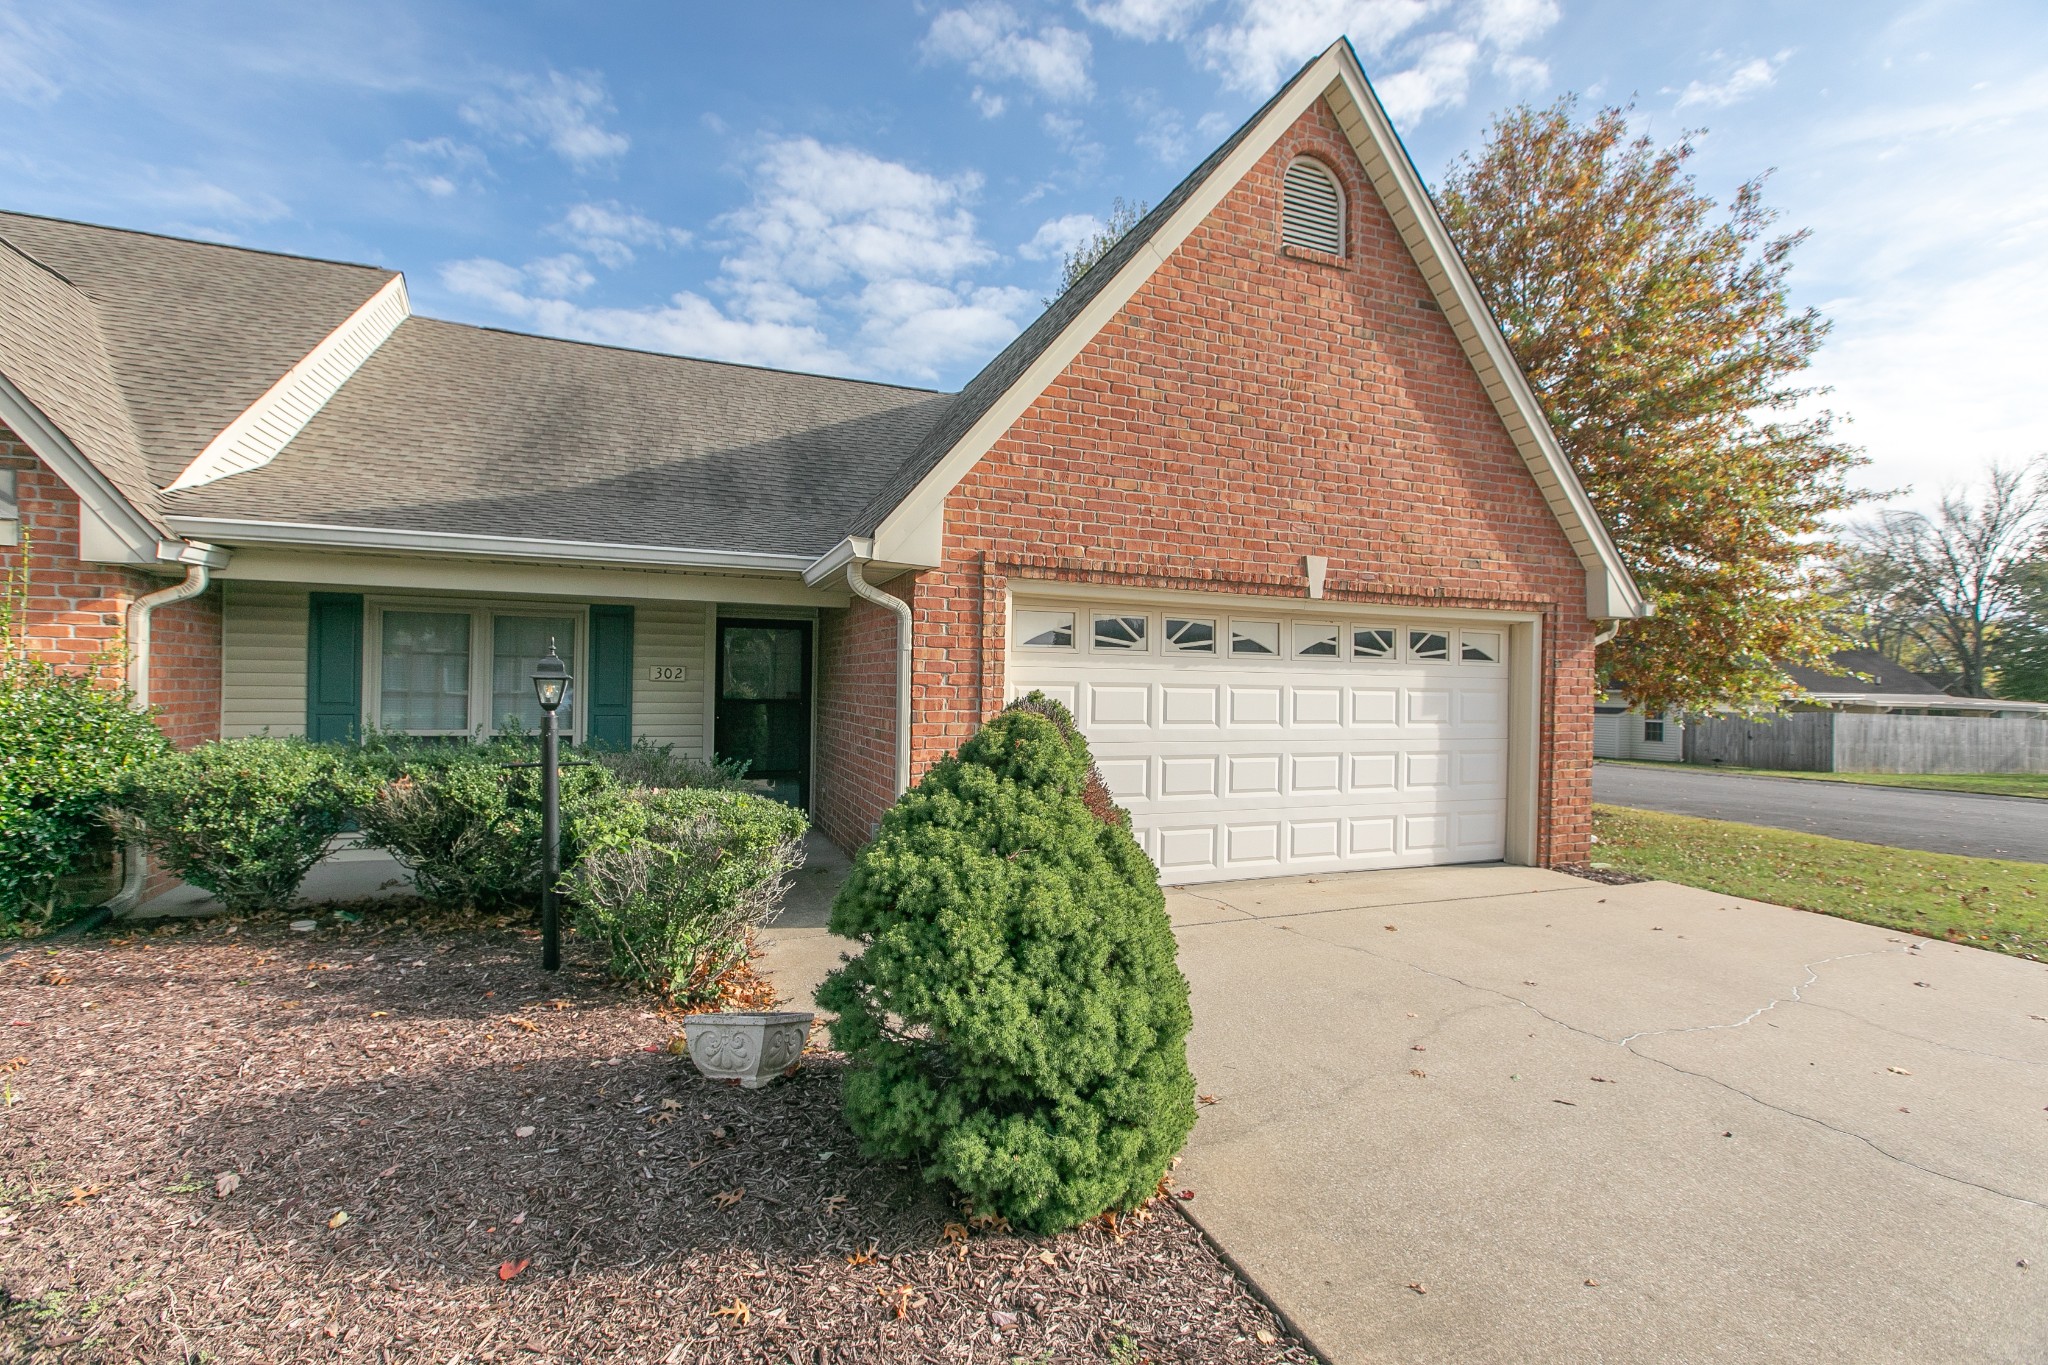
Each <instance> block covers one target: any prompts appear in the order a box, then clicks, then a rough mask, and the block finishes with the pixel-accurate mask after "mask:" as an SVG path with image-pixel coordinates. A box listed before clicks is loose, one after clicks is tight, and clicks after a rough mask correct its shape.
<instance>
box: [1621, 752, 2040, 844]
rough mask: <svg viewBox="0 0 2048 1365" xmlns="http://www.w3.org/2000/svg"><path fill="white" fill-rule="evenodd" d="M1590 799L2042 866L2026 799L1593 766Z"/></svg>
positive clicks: (2035, 811)
mask: <svg viewBox="0 0 2048 1365" xmlns="http://www.w3.org/2000/svg"><path fill="white" fill-rule="evenodd" d="M1593 799H1594V800H1596V801H1605V802H1607V803H1609V804H1611V805H1616V806H1634V807H1636V808H1638V809H1641V810H1661V811H1668V812H1670V813H1671V814H1673V815H1697V816H1701V817H1703V818H1705V819H1709V820H1739V821H1741V822H1743V823H1745V824H1751V825H1770V826H1772V827H1773V828H1776V829H1792V830H1798V831H1800V832H1802V833H1805V834H1825V835H1828V836H1829V837H1831V838H1835V839H1855V840H1857V841H1859V842H1861V843H1866V844H1888V845H1890V846H1891V847H1893V848H1918V849H1925V850H1926V851H1928V852H1930V853H1961V854H1965V855H1967V856H1969V857H1973V858H2016V859H2019V860H2021V861H2023V862H2031V863H2048V801H2044V800H2039V799H2037V798H2034V797H2026V796H1980V795H1977V794H1976V793H1973V792H1941V791H1919V790H1914V789H1911V788H1899V787H1866V786H1860V785H1858V784H1856V783H1853V782H1822V781H1816V780H1814V779H1812V778H1797V777H1754V776H1750V775H1747V774H1743V773H1718V772H1714V771H1713V770H1712V769H1708V768H1695V767H1688V766H1684V765H1681V764H1676V763H1674V764H1668V765H1662V766H1659V767H1645V766H1638V765H1635V764H1622V763H1596V764H1594V765H1593Z"/></svg>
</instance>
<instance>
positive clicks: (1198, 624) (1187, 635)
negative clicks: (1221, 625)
mask: <svg viewBox="0 0 2048 1365" xmlns="http://www.w3.org/2000/svg"><path fill="white" fill-rule="evenodd" d="M1166 652H1167V653H1169V654H1214V653H1215V652H1216V622H1215V620H1214V619H1212V618H1202V617H1195V616H1169V617H1167V618H1166Z"/></svg>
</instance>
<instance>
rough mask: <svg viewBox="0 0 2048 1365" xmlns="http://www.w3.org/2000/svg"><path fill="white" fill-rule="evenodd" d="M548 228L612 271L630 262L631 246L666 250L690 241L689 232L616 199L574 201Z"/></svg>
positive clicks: (684, 244) (631, 255)
mask: <svg viewBox="0 0 2048 1365" xmlns="http://www.w3.org/2000/svg"><path fill="white" fill-rule="evenodd" d="M548 231H549V232H550V233H552V234H553V235H555V236H557V237H560V238H562V239H563V240H564V241H568V242H572V243H574V244H575V245H576V246H578V247H580V248H582V249H583V250H585V251H587V252H589V253H590V254H591V255H592V256H595V257H596V258H597V260H598V262H599V264H601V265H607V266H610V267H611V268H612V269H614V270H616V269H618V268H619V267H621V266H625V265H630V264H632V262H633V258H634V252H633V248H634V247H655V248H657V249H660V250H667V249H669V248H672V247H686V246H688V245H689V244H690V234H689V233H688V232H686V231H684V230H683V229H682V228H672V227H666V226H664V225H663V224H661V223H657V222H655V221H654V220H653V219H652V218H649V217H648V216H647V215H646V214H644V213H635V212H633V211H632V210H631V209H628V208H625V207H623V206H622V205H620V204H618V203H617V202H616V201H614V202H610V203H603V204H577V205H575V206H574V207H572V208H571V209H570V210H569V211H568V212H567V213H565V214H563V215H562V221H561V222H559V223H556V224H555V225H554V226H553V227H551V228H549V229H548Z"/></svg>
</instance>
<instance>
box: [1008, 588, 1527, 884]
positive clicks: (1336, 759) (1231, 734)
mask: <svg viewBox="0 0 2048 1365" xmlns="http://www.w3.org/2000/svg"><path fill="white" fill-rule="evenodd" d="M1011 622H1012V635H1011V639H1012V648H1011V652H1010V658H1009V687H1010V692H1011V694H1012V696H1022V695H1024V694H1025V693H1027V692H1031V691H1034V690H1036V691H1042V692H1044V693H1046V694H1047V695H1048V696H1051V697H1054V698H1056V699H1057V700H1059V701H1061V702H1063V703H1065V704H1066V706H1067V707H1068V708H1069V709H1070V710H1072V711H1073V713H1074V716H1075V718H1076V719H1077V720H1078V721H1079V722H1080V725H1081V729H1082V731H1083V733H1085V734H1086V735H1087V736H1088V743H1089V746H1090V747H1091V748H1092V749H1093V750H1094V751H1095V757H1096V761H1097V762H1098V763H1099V764H1100V765H1101V768H1102V774H1103V776H1104V778H1106V779H1107V780H1108V782H1109V784H1110V786H1111V787H1112V788H1113V789H1114V790H1115V792H1116V796H1117V800H1118V801H1119V802H1121V803H1122V804H1123V805H1124V806H1125V808H1127V809H1128V810H1129V811H1130V812H1131V817H1132V825H1133V831H1134V832H1135V833H1136V835H1137V836H1138V839H1139V842H1141V843H1142V844H1143V845H1144V847H1145V851H1146V852H1147V853H1148V854H1150V855H1151V856H1152V860H1153V861H1154V862H1156V863H1157V864H1158V865H1159V868H1160V872H1161V876H1162V879H1163V880H1165V881H1167V882H1169V883H1175V882H1200V881H1218V880H1222V879H1226V878H1233V877H1260V876H1284V875H1291V874H1296V873H1307V872H1323V871H1350V870H1357V869H1364V868H1375V867H1412V866H1417V865H1421V864H1429V863H1462V862H1489V861H1494V860H1497V859H1499V858H1500V857H1501V856H1502V841H1503V836H1504V832H1505V829H1506V824H1507V746H1508V726H1507V714H1508V708H1507V691H1508V668H1507V632H1506V630H1505V629H1504V628H1502V627H1499V626H1481V625H1477V624H1473V623H1470V622H1469V621H1468V622H1464V623H1450V622H1445V621H1442V620H1437V621H1431V620H1428V619H1426V618H1413V619H1410V618H1403V617H1390V618H1387V619H1379V620H1362V619H1361V620H1353V619H1337V618H1334V617H1325V618H1318V617H1314V616H1309V615H1299V616H1296V615H1286V614H1281V613H1277V612H1275V613H1270V614H1267V613H1261V614H1258V615H1249V614H1247V615H1237V614H1234V613H1231V612H1227V611H1209V612H1204V611H1202V610H1199V609H1193V608H1190V609H1178V608H1168V609H1162V608H1159V607H1146V606H1130V607H1097V608H1087V607H1075V606H1066V605H1054V604H1051V603H1044V604H1040V603H1032V602H1030V601H1024V602H1020V603H1018V604H1016V606H1015V607H1014V608H1013V610H1012V612H1011Z"/></svg>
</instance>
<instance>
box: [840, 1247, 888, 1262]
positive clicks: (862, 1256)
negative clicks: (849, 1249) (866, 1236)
mask: <svg viewBox="0 0 2048 1365" xmlns="http://www.w3.org/2000/svg"><path fill="white" fill-rule="evenodd" d="M879 1245H881V1244H880V1243H878V1242H870V1243H868V1246H867V1250H865V1251H856V1252H854V1253H853V1255H851V1256H849V1257H847V1258H846V1263H847V1264H848V1265H873V1264H874V1263H875V1248H876V1247H877V1246H879Z"/></svg>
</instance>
